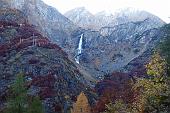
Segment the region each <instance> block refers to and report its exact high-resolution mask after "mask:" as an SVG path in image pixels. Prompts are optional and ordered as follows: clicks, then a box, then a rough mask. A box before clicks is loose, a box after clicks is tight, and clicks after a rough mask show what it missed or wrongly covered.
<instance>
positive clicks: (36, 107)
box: [29, 97, 44, 113]
mask: <svg viewBox="0 0 170 113" xmlns="http://www.w3.org/2000/svg"><path fill="white" fill-rule="evenodd" d="M29 113H44V111H43V106H42V103H41V101H40V98H39V97H33V100H32V102H31V103H30V105H29Z"/></svg>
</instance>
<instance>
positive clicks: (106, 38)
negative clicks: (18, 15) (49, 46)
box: [1, 0, 164, 78]
mask: <svg viewBox="0 0 170 113" xmlns="http://www.w3.org/2000/svg"><path fill="white" fill-rule="evenodd" d="M1 6H2V8H5V7H11V8H15V9H19V10H20V11H22V12H23V14H24V16H25V17H27V22H28V23H31V24H32V25H35V27H36V28H37V29H39V31H41V32H43V35H44V36H48V37H49V39H50V40H51V41H52V42H54V43H57V44H58V45H59V46H60V47H62V48H63V50H64V51H65V52H66V53H68V55H69V58H70V59H72V60H74V59H75V58H76V57H77V55H78V59H79V62H80V65H81V66H83V67H84V68H85V70H86V71H88V72H90V74H91V75H93V76H94V77H96V78H100V77H103V75H104V74H107V73H110V72H112V71H114V70H119V69H121V68H122V67H124V66H125V65H127V64H128V63H129V62H130V61H131V60H133V59H134V58H136V57H138V56H139V55H141V54H142V53H143V52H145V51H146V50H147V48H148V47H149V45H150V44H151V43H152V41H153V40H158V39H159V29H158V28H159V27H161V26H162V25H164V22H163V21H162V20H160V19H159V18H158V17H156V16H154V15H152V14H150V13H147V12H145V11H138V10H133V9H126V11H124V10H123V11H120V12H119V13H116V14H114V15H111V14H110V15H108V14H106V13H105V12H100V13H98V14H96V15H93V14H91V13H90V12H89V11H87V10H86V9H85V8H78V9H74V10H71V11H69V12H67V13H66V14H65V15H66V17H68V18H69V19H70V20H71V21H72V22H71V21H70V20H69V19H67V18H66V17H64V16H63V15H61V14H60V13H59V12H58V11H57V10H56V9H54V8H52V7H50V6H47V5H46V4H44V3H43V2H42V1H41V0H9V1H6V0H3V2H2V3H1ZM75 24H76V25H78V27H82V28H78V27H77V26H75ZM82 34H83V39H82V50H81V54H78V48H79V42H80V38H81V35H82ZM151 45H152V47H154V44H151ZM150 47H151V46H150Z"/></svg>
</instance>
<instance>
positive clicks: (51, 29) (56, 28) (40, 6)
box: [1, 0, 77, 47]
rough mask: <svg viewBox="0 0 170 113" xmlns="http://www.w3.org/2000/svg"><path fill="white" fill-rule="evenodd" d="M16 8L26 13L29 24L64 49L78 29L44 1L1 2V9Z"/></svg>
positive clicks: (2, 0) (17, 0)
mask: <svg viewBox="0 0 170 113" xmlns="http://www.w3.org/2000/svg"><path fill="white" fill-rule="evenodd" d="M3 7H8V8H12V9H13V8H15V9H18V10H20V11H22V12H23V13H24V15H25V16H26V17H27V18H28V23H30V24H32V25H35V26H36V27H37V29H38V30H39V31H41V33H42V34H43V35H44V36H48V38H49V39H50V40H51V41H54V42H56V43H57V44H58V45H59V46H60V47H64V46H65V44H67V41H69V35H70V34H71V32H72V31H74V30H75V29H77V26H75V25H74V24H73V23H72V22H71V21H70V20H69V19H67V18H66V17H64V16H63V15H62V14H61V13H59V12H58V11H57V10H56V9H55V8H53V7H51V6H48V5H46V4H45V3H44V2H43V1H42V0H1V8H3Z"/></svg>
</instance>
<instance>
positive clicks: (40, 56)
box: [0, 9, 91, 113]
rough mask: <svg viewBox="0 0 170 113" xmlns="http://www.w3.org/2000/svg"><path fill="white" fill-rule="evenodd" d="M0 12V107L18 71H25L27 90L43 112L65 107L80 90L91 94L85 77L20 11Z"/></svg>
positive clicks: (4, 10) (59, 109) (3, 103)
mask: <svg viewBox="0 0 170 113" xmlns="http://www.w3.org/2000/svg"><path fill="white" fill-rule="evenodd" d="M0 12H5V13H0V109H1V108H3V107H4V106H5V102H6V95H8V93H9V92H8V91H9V87H10V85H11V83H12V82H13V80H14V79H15V76H16V74H18V73H19V72H23V73H24V75H25V79H26V80H27V86H28V90H29V91H28V94H29V95H37V94H38V95H39V96H40V97H41V99H42V100H43V103H44V107H45V110H46V113H56V112H57V113H58V112H61V109H63V108H64V110H66V109H67V108H69V107H70V106H71V105H72V102H73V101H75V98H76V96H77V95H78V94H79V93H80V92H82V91H84V92H85V93H86V94H87V95H88V96H89V97H90V98H91V94H90V92H91V89H90V88H89V86H88V83H87V81H86V80H85V78H84V77H83V75H82V74H80V72H79V71H78V69H77V67H76V66H75V65H74V64H73V63H72V62H71V61H70V60H68V55H67V54H66V53H65V52H64V51H63V50H62V49H61V48H60V47H59V46H58V45H56V44H53V43H51V42H50V41H49V39H48V38H47V37H44V36H42V35H41V33H40V32H38V31H37V30H36V29H35V27H34V26H32V25H30V24H28V23H27V20H26V18H25V17H24V16H23V15H24V13H22V12H21V11H19V10H16V9H3V10H2V9H1V10H0ZM18 19H19V20H18Z"/></svg>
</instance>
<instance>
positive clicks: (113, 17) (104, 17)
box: [65, 8, 165, 31]
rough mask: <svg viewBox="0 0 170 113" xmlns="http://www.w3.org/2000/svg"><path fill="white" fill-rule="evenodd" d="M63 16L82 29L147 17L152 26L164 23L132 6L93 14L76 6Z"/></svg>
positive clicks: (93, 28) (107, 25)
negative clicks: (114, 11)
mask: <svg viewBox="0 0 170 113" xmlns="http://www.w3.org/2000/svg"><path fill="white" fill-rule="evenodd" d="M65 16H66V17H67V18H69V19H70V20H71V21H72V22H73V23H74V24H76V25H78V26H80V27H82V28H84V29H92V30H97V31H98V30H99V29H100V28H102V27H113V26H115V25H120V24H125V23H128V22H138V21H143V20H145V19H148V18H149V19H150V20H152V21H153V23H154V24H153V25H151V26H152V28H155V27H160V26H161V25H162V24H165V23H164V22H163V21H162V20H161V19H160V18H158V17H156V16H154V15H152V14H150V13H148V12H146V11H140V10H137V9H133V8H126V9H122V10H119V11H117V12H116V13H114V14H111V13H107V12H106V11H101V12H99V13H97V14H95V15H93V14H91V13H90V12H89V11H88V10H87V9H85V8H76V9H73V10H70V11H68V12H67V13H65Z"/></svg>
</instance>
